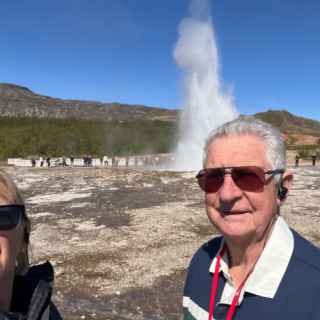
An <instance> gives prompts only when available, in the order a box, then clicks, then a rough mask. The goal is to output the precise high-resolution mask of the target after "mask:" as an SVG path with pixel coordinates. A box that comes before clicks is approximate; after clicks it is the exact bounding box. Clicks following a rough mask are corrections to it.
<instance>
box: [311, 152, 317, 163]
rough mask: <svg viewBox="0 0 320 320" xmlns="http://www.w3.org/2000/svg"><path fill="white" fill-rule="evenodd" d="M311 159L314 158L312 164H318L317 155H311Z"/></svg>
mask: <svg viewBox="0 0 320 320" xmlns="http://www.w3.org/2000/svg"><path fill="white" fill-rule="evenodd" d="M311 160H312V165H313V166H315V165H316V160H317V156H316V155H315V154H314V155H312V156H311Z"/></svg>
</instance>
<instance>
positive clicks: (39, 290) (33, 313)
mask: <svg viewBox="0 0 320 320" xmlns="http://www.w3.org/2000/svg"><path fill="white" fill-rule="evenodd" d="M51 294H52V288H51V286H50V285H49V284H48V283H47V282H46V281H43V280H40V281H39V283H38V285H37V287H36V289H35V290H34V292H33V295H32V298H31V303H30V308H29V310H28V314H27V319H28V320H41V317H42V314H43V313H44V312H45V310H46V309H47V308H48V306H49V304H50V299H51Z"/></svg>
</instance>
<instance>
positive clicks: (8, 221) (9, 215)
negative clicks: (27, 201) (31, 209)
mask: <svg viewBox="0 0 320 320" xmlns="http://www.w3.org/2000/svg"><path fill="white" fill-rule="evenodd" d="M24 214H25V207H24V206H23V205H18V204H9V205H2V206H1V205H0V230H11V229H13V228H15V227H16V226H17V225H18V224H19V222H20V221H21V218H22V216H23V215H24Z"/></svg>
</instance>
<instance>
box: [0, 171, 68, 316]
mask: <svg viewBox="0 0 320 320" xmlns="http://www.w3.org/2000/svg"><path fill="white" fill-rule="evenodd" d="M29 238H30V220H29V218H28V217H27V215H26V211H25V206H24V202H23V199H22V197H21V195H20V193H19V191H18V188H17V186H16V185H15V183H14V182H13V180H12V179H11V178H10V177H9V176H8V175H7V174H6V173H5V172H3V171H0V320H14V319H19V320H61V319H62V318H61V316H60V313H59V312H58V310H57V308H56V307H55V306H54V305H53V303H52V302H51V294H52V283H53V278H54V277H53V268H52V266H51V264H50V263H49V262H46V263H44V264H41V265H36V266H30V265H29V259H28V245H29Z"/></svg>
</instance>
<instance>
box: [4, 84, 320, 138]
mask: <svg viewBox="0 0 320 320" xmlns="http://www.w3.org/2000/svg"><path fill="white" fill-rule="evenodd" d="M178 113H179V111H178V110H170V109H163V108H155V107H147V106H142V105H128V104H121V103H102V102H97V101H83V100H72V99H71V100H69V99H58V98H51V97H48V96H44V95H40V94H37V93H34V92H33V91H31V90H30V89H29V88H26V87H23V86H18V85H15V84H8V83H0V116H2V117H12V118H17V117H30V118H38V119H48V118H51V119H85V120H106V121H111V120H119V121H130V120H162V121H166V122H168V121H169V122H175V121H176V120H177V117H178ZM254 116H255V117H257V118H259V119H261V120H263V121H265V122H268V123H270V124H272V125H274V126H275V127H277V128H279V129H280V130H281V131H282V132H283V133H284V134H285V137H286V139H288V137H291V138H290V139H291V140H293V141H295V142H297V143H298V144H314V143H317V141H319V137H320V122H319V121H316V120H312V119H307V118H303V117H299V116H296V115H293V114H291V113H289V112H288V111H286V110H268V111H266V112H259V113H256V114H255V115H254Z"/></svg>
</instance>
